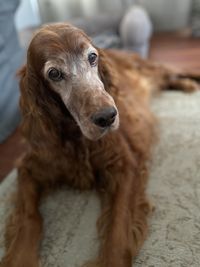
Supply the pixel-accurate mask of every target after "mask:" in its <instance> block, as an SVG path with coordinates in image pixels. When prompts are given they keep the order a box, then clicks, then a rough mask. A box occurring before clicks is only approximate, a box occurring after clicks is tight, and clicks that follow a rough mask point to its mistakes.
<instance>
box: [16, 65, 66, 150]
mask: <svg viewBox="0 0 200 267" xmlns="http://www.w3.org/2000/svg"><path fill="white" fill-rule="evenodd" d="M19 76H20V77H21V80H20V90H21V97H20V109H21V113H22V117H23V119H22V127H21V129H22V134H23V135H24V137H25V138H26V139H28V140H29V143H30V144H31V145H33V146H41V145H46V144H47V143H49V144H51V145H53V144H57V142H58V141H59V140H61V138H60V135H62V131H63V125H64V124H65V123H66V121H65V120H66V118H67V115H68V114H67V112H68V111H67V110H66V108H65V106H64V103H63V102H62V100H61V99H60V97H59V96H58V95H57V94H56V93H55V92H53V91H52V90H51V89H50V88H49V86H48V84H47V83H45V82H44V81H43V80H42V78H41V77H38V75H36V74H35V73H34V72H33V71H32V70H31V69H30V68H28V67H27V66H24V67H22V69H21V70H20V71H19ZM63 113H66V114H63ZM64 115H66V116H64Z"/></svg>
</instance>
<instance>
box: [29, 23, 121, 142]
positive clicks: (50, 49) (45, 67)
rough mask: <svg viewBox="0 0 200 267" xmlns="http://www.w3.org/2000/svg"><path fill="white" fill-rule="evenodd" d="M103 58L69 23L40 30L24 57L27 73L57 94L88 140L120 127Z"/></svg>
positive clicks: (103, 55) (82, 34)
mask: <svg viewBox="0 0 200 267" xmlns="http://www.w3.org/2000/svg"><path fill="white" fill-rule="evenodd" d="M103 58H105V54H104V52H103V51H101V50H100V49H97V48H95V47H94V46H93V45H92V42H91V41H90V39H89V38H88V37H87V35H86V34H85V33H84V32H82V31H81V30H79V29H77V28H75V27H73V26H72V25H69V24H54V25H48V26H45V27H43V28H42V29H41V30H39V31H38V32H37V33H36V35H35V36H34V38H33V40H32V42H31V43H30V46H29V49H28V54H27V67H28V68H29V71H30V72H31V73H35V74H36V75H37V79H42V80H44V83H46V84H48V86H49V87H50V88H51V90H53V91H54V92H56V93H57V94H59V96H60V98H61V99H62V101H63V103H64V105H65V106H66V108H67V109H68V111H69V112H70V114H71V115H72V117H73V119H74V120H75V121H76V123H77V124H78V125H79V127H80V129H81V131H82V133H83V135H84V136H86V137H87V138H89V139H91V140H97V139H99V138H101V137H102V136H103V135H104V134H105V133H107V132H108V131H110V130H115V129H117V128H118V125H119V115H118V110H117V107H116V105H115V102H114V100H113V98H112V96H111V95H110V94H109V90H108V87H109V86H107V84H106V83H107V81H106V75H109V74H108V73H106V71H107V70H106V66H105V65H106V64H107V63H106V61H105V60H103ZM110 79H111V78H110ZM47 97H48V92H47Z"/></svg>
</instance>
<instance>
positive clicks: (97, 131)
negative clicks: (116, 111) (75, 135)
mask: <svg viewBox="0 0 200 267" xmlns="http://www.w3.org/2000/svg"><path fill="white" fill-rule="evenodd" d="M118 128H119V118H116V120H115V122H114V123H113V124H112V125H111V126H109V127H104V128H101V127H98V126H95V125H94V124H90V126H89V127H83V126H81V125H80V129H81V132H82V134H83V135H84V136H85V137H86V138H87V139H89V140H91V141H97V140H99V139H101V138H102V137H103V136H105V135H106V134H108V133H109V132H111V131H115V130H117V129H118Z"/></svg>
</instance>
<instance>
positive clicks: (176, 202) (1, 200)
mask: <svg viewBox="0 0 200 267" xmlns="http://www.w3.org/2000/svg"><path fill="white" fill-rule="evenodd" d="M152 108H153V110H154V111H155V113H156V114H157V116H158V117H159V119H160V141H159V143H158V144H157V145H156V147H155V149H154V155H153V165H152V168H151V174H150V179H149V187H148V193H149V195H150V197H151V199H152V200H153V202H154V203H155V205H156V210H155V213H154V214H153V216H152V218H151V219H150V220H149V225H150V228H149V236H148V238H147V240H146V242H145V244H144V246H143V249H142V250H141V252H140V254H139V255H138V257H137V258H136V259H135V264H134V266H136V267H179V266H180V267H188V266H192V267H199V266H200V93H195V94H192V95H188V94H183V93H178V92H166V93H164V94H162V95H161V96H160V97H158V98H156V99H155V100H154V101H153V103H152ZM15 180H16V171H13V172H12V173H11V174H10V175H9V176H8V177H7V178H6V179H5V180H4V182H3V183H2V184H1V185H0V257H1V256H2V255H3V250H4V249H3V232H4V223H5V218H6V216H7V214H8V212H9V210H10V209H11V207H12V205H11V203H10V200H9V199H10V195H11V192H12V191H14V190H15ZM41 211H42V214H43V215H44V218H45V227H44V229H45V233H44V241H43V243H42V245H41V257H42V263H43V264H42V266H43V267H76V266H80V264H81V263H83V261H84V260H87V259H88V258H91V257H94V256H95V253H96V251H97V249H98V240H97V238H96V229H95V221H96V218H97V216H98V213H99V203H98V200H97V198H96V196H95V194H94V193H91V192H86V193H79V192H74V191H70V190H64V189H63V191H59V192H56V193H54V194H53V195H51V196H49V197H48V198H47V199H46V200H45V202H44V203H42V207H41Z"/></svg>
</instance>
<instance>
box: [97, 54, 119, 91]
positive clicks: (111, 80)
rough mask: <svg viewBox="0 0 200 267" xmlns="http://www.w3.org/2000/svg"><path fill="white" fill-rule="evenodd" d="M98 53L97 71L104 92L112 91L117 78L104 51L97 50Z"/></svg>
mask: <svg viewBox="0 0 200 267" xmlns="http://www.w3.org/2000/svg"><path fill="white" fill-rule="evenodd" d="M98 52H99V63H98V70H99V75H100V77H101V80H102V82H103V84H104V86H105V89H106V91H108V92H110V91H113V90H114V88H115V87H116V86H117V76H116V73H115V71H114V68H113V67H112V62H111V60H110V59H109V57H108V55H107V53H106V51H104V50H103V49H98Z"/></svg>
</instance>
